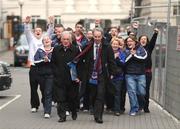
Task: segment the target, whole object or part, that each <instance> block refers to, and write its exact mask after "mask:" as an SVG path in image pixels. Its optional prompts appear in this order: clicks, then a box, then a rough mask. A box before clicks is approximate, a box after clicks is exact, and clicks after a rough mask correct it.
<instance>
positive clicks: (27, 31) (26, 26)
mask: <svg viewBox="0 0 180 129" xmlns="http://www.w3.org/2000/svg"><path fill="white" fill-rule="evenodd" d="M30 21H31V17H30V16H27V17H26V19H25V24H24V32H25V35H26V38H27V41H28V44H29V43H30V42H31V40H32V39H33V38H34V35H33V33H32V30H31V28H30V24H29V23H30Z"/></svg>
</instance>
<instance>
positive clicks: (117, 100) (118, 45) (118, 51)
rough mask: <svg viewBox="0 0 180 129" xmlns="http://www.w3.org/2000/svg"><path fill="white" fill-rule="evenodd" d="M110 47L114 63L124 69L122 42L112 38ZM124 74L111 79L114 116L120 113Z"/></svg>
mask: <svg viewBox="0 0 180 129" xmlns="http://www.w3.org/2000/svg"><path fill="white" fill-rule="evenodd" d="M111 46H112V49H113V52H114V57H115V61H116V64H117V66H118V67H120V68H121V69H124V63H125V53H124V40H123V39H122V38H121V39H119V38H113V39H112V40H111ZM123 80H124V73H121V74H119V75H116V76H114V77H113V78H112V80H111V83H112V86H114V87H115V94H114V115H116V116H119V115H120V112H121V101H122V98H121V93H122V90H123Z"/></svg>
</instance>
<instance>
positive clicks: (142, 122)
mask: <svg viewBox="0 0 180 129" xmlns="http://www.w3.org/2000/svg"><path fill="white" fill-rule="evenodd" d="M11 58H12V51H7V52H4V53H0V60H2V59H3V60H4V61H6V62H8V63H12V61H11ZM11 71H12V76H13V80H14V81H13V85H14V86H13V87H12V89H11V90H13V93H12V94H14V95H15V93H16V94H20V96H21V97H20V98H18V99H17V100H15V101H14V102H13V103H11V104H9V105H8V106H7V107H5V108H3V109H2V110H0V129H180V122H179V121H178V120H177V119H176V118H174V117H173V116H171V115H170V114H168V113H167V112H166V111H165V110H163V109H162V108H161V107H160V106H159V105H158V104H157V103H155V102H154V101H153V100H151V101H150V111H151V113H141V114H140V115H137V116H129V115H128V112H129V100H128V95H127V100H126V111H125V113H124V114H122V115H120V116H114V115H113V113H107V112H104V115H103V120H104V123H103V124H97V123H95V122H94V120H93V116H92V115H90V114H89V113H88V112H79V113H78V118H77V120H75V121H74V120H72V118H71V116H68V117H67V121H66V122H64V123H59V122H57V121H58V119H59V118H58V116H57V112H56V107H53V108H52V114H51V118H50V119H44V118H43V109H42V107H41V108H40V109H39V111H38V112H37V113H31V112H30V105H29V94H30V93H29V87H28V85H29V84H28V83H29V82H28V71H29V70H28V69H27V68H20V67H19V68H14V67H11ZM18 79H19V80H22V81H17V80H18ZM15 83H16V84H15ZM20 88H22V89H23V90H22V89H21V90H20ZM11 92H12V91H5V92H3V93H2V92H1V94H0V95H3V96H6V94H10V93H11ZM16 96H17V95H16ZM9 97H12V96H9ZM7 99H10V98H7ZM1 101H3V100H2V98H1V97H0V102H1Z"/></svg>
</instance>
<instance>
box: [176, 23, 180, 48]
mask: <svg viewBox="0 0 180 129" xmlns="http://www.w3.org/2000/svg"><path fill="white" fill-rule="evenodd" d="M176 50H177V51H180V25H178V31H177V45H176Z"/></svg>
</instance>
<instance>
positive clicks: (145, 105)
mask: <svg viewBox="0 0 180 129" xmlns="http://www.w3.org/2000/svg"><path fill="white" fill-rule="evenodd" d="M151 80H152V73H151V72H149V73H146V95H145V103H144V109H145V110H147V109H149V96H150V93H149V90H150V86H151Z"/></svg>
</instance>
